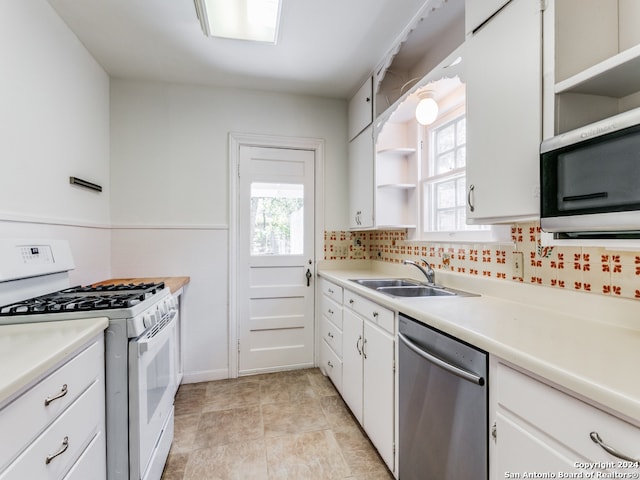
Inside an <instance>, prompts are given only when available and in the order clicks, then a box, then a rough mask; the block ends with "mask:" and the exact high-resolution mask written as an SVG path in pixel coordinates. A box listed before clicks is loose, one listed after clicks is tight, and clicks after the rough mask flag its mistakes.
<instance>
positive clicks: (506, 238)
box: [416, 225, 513, 244]
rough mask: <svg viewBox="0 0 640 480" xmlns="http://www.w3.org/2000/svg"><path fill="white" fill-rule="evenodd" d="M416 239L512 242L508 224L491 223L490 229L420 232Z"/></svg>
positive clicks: (451, 241)
mask: <svg viewBox="0 0 640 480" xmlns="http://www.w3.org/2000/svg"><path fill="white" fill-rule="evenodd" d="M416 240H418V241H423V242H436V243H483V244H490V243H496V244H505V243H512V242H513V240H512V239H511V226H510V225H493V226H492V227H491V229H490V230H481V231H468V232H465V231H455V232H422V234H420V236H419V237H418V238H416Z"/></svg>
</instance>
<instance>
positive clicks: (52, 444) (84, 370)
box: [0, 334, 106, 480]
mask: <svg viewBox="0 0 640 480" xmlns="http://www.w3.org/2000/svg"><path fill="white" fill-rule="evenodd" d="M104 395H105V387H104V339H103V336H102V334H101V335H100V336H99V337H98V338H96V339H95V341H94V342H92V343H91V344H90V345H88V346H87V347H86V348H85V349H84V350H83V351H81V352H79V353H77V355H75V356H74V357H73V358H71V359H70V360H68V361H67V362H66V363H65V364H63V365H62V366H60V367H59V368H57V369H56V370H54V371H51V372H49V373H48V374H47V375H46V376H44V377H43V378H42V379H40V380H39V381H38V383H36V384H35V385H34V386H33V387H31V388H30V389H29V390H27V391H25V392H24V393H22V394H21V395H20V396H19V397H17V398H16V399H15V400H14V401H13V402H11V403H9V404H8V405H7V406H5V407H4V408H3V409H0V431H2V432H3V433H6V432H11V434H10V435H9V434H6V435H0V447H2V448H0V480H31V479H34V480H35V479H38V480H81V479H82V480H85V479H89V478H90V479H92V480H104V479H106V442H105V396H104Z"/></svg>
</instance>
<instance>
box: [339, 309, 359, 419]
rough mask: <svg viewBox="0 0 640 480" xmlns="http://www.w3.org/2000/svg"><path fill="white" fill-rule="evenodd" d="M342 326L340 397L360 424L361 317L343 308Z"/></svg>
mask: <svg viewBox="0 0 640 480" xmlns="http://www.w3.org/2000/svg"><path fill="white" fill-rule="evenodd" d="M342 326H343V330H342V340H343V342H344V343H343V345H342V397H343V398H344V401H345V402H346V403H347V405H348V406H349V408H350V409H351V412H352V413H353V415H354V416H355V417H356V418H357V419H358V422H360V424H362V393H363V392H362V344H363V342H364V338H363V335H362V319H361V318H360V317H358V315H356V314H355V313H353V312H352V311H351V310H349V309H347V308H345V309H344V313H343V316H342Z"/></svg>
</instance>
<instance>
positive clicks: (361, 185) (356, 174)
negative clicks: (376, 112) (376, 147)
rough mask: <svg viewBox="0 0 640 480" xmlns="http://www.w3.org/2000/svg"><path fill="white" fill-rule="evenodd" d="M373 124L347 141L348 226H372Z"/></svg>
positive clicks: (363, 227)
mask: <svg viewBox="0 0 640 480" xmlns="http://www.w3.org/2000/svg"><path fill="white" fill-rule="evenodd" d="M373 158H374V156H373V126H372V125H369V126H368V127H367V128H365V129H364V131H363V132H362V133H360V135H358V136H356V138H354V139H353V140H351V142H349V170H348V171H349V228H351V229H352V230H357V229H369V228H373V217H374V212H373Z"/></svg>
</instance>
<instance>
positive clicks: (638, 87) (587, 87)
mask: <svg viewBox="0 0 640 480" xmlns="http://www.w3.org/2000/svg"><path fill="white" fill-rule="evenodd" d="M547 10H548V11H547V12H545V25H544V28H545V32H544V36H545V38H547V39H549V40H548V41H546V42H545V52H544V56H545V59H549V60H550V61H549V62H545V70H546V71H545V88H546V89H547V90H548V93H547V92H545V96H546V97H548V99H546V100H545V104H549V105H553V106H554V107H555V108H554V115H545V136H552V135H557V134H561V133H564V132H566V131H569V130H573V129H576V128H580V127H583V126H585V125H588V124H590V123H593V122H596V121H599V120H603V119H606V118H608V117H611V116H613V115H616V114H618V113H622V112H625V111H628V110H631V109H633V108H638V107H640V35H639V34H638V32H639V30H638V28H637V26H638V22H640V4H639V3H638V2H637V1H636V0H562V1H558V0H554V1H551V2H550V5H549V8H548V9H547Z"/></svg>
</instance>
